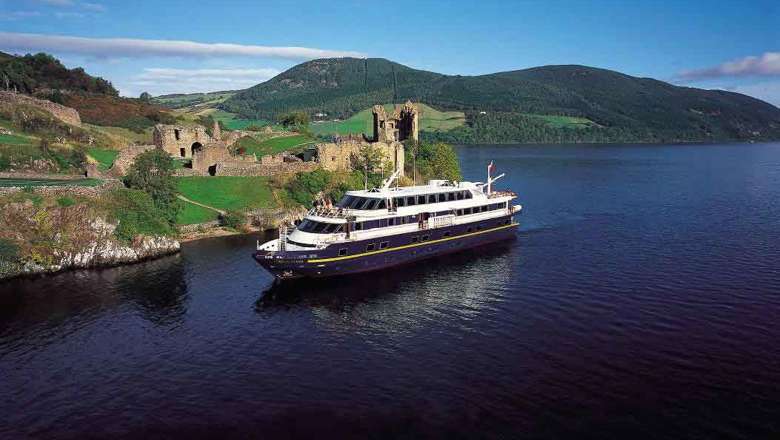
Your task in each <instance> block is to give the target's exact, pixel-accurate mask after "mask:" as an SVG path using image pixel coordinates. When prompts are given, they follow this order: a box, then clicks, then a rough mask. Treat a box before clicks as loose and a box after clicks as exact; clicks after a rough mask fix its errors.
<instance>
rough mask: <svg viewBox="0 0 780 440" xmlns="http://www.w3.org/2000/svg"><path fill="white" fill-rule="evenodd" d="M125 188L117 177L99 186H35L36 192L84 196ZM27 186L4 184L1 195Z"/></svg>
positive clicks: (0, 189) (51, 194) (99, 194)
mask: <svg viewBox="0 0 780 440" xmlns="http://www.w3.org/2000/svg"><path fill="white" fill-rule="evenodd" d="M119 188H124V185H122V182H120V181H119V180H116V179H109V180H106V181H104V182H103V183H101V184H100V185H97V186H78V185H69V186H36V187H33V192H34V193H35V194H41V195H49V196H64V195H70V196H83V197H92V198H95V197H99V196H101V195H102V194H104V193H106V192H107V191H111V190H115V189H119ZM24 190H25V187H22V186H4V187H0V195H8V194H13V193H17V192H20V191H24Z"/></svg>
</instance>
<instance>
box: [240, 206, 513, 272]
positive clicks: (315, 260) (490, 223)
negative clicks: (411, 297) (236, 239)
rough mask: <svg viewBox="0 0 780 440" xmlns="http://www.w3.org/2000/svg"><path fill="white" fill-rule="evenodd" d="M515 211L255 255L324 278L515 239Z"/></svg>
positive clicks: (272, 266)
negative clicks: (308, 248) (319, 247)
mask: <svg viewBox="0 0 780 440" xmlns="http://www.w3.org/2000/svg"><path fill="white" fill-rule="evenodd" d="M516 228H517V223H514V222H513V221H512V217H511V216H504V217H498V218H493V219H489V220H482V221H478V222H474V223H469V224H464V225H453V226H448V227H443V228H435V229H420V230H417V231H415V232H409V233H404V234H397V235H391V236H385V237H381V238H375V239H368V240H361V241H354V242H349V243H337V244H333V245H330V246H328V247H327V248H326V249H322V250H316V251H315V250H312V251H287V252H284V251H282V252H268V251H258V252H256V253H255V254H254V258H255V260H257V262H258V263H259V264H260V265H261V266H263V267H264V268H265V269H267V270H268V271H269V272H271V273H272V274H273V275H274V276H276V277H277V278H278V279H292V278H303V277H307V278H322V277H330V276H336V275H347V274H354V273H361V272H368V271H372V270H380V269H385V268H388V267H393V266H398V265H401V264H407V263H411V262H414V261H418V260H422V259H425V258H430V257H435V256H438V255H443V254H447V253H451V252H459V251H462V250H465V249H470V248H473V247H476V246H480V245H484V244H488V243H495V242H498V241H505V240H511V239H513V238H514V237H515V230H516Z"/></svg>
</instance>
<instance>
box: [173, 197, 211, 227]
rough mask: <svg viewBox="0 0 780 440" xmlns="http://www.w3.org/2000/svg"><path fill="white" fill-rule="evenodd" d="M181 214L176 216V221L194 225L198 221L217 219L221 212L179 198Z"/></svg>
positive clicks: (204, 221)
mask: <svg viewBox="0 0 780 440" xmlns="http://www.w3.org/2000/svg"><path fill="white" fill-rule="evenodd" d="M179 205H180V206H181V208H180V209H179V214H178V215H177V216H176V223H177V224H180V225H194V224H196V223H206V222H210V221H212V220H216V219H217V218H218V217H219V214H218V213H217V212H216V211H213V210H211V209H207V208H204V207H202V206H198V205H194V204H192V203H187V202H185V201H183V200H179Z"/></svg>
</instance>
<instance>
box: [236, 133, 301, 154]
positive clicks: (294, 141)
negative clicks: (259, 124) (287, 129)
mask: <svg viewBox="0 0 780 440" xmlns="http://www.w3.org/2000/svg"><path fill="white" fill-rule="evenodd" d="M311 142H313V140H312V139H311V138H309V137H308V136H304V135H295V136H281V137H275V138H271V139H266V140H264V141H257V140H256V139H254V138H252V137H249V136H244V137H243V138H241V139H239V140H238V143H237V145H238V146H239V147H242V148H244V150H246V154H252V153H254V154H256V155H257V157H260V156H265V155H267V154H276V153H281V152H282V151H287V150H293V149H296V148H299V147H302V146H304V145H306V144H309V143H311Z"/></svg>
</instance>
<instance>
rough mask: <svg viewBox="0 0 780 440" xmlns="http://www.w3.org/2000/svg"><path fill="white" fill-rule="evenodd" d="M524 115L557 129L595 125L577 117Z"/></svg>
mask: <svg viewBox="0 0 780 440" xmlns="http://www.w3.org/2000/svg"><path fill="white" fill-rule="evenodd" d="M524 115H525V116H530V117H532V118H537V119H541V120H543V121H545V122H546V123H547V124H548V125H550V126H552V127H555V128H587V127H590V126H592V125H593V124H594V122H593V121H591V120H590V119H588V118H578V117H576V116H558V115H536V114H532V113H524Z"/></svg>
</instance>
